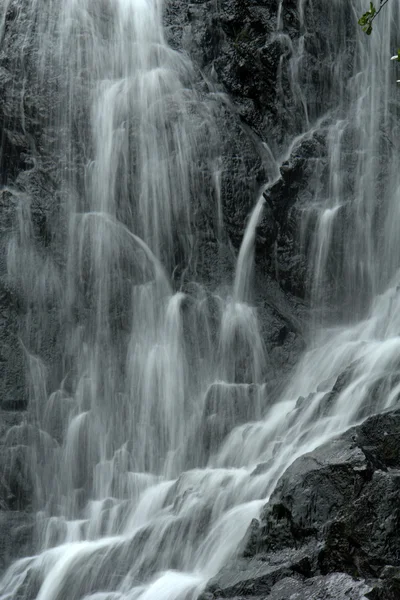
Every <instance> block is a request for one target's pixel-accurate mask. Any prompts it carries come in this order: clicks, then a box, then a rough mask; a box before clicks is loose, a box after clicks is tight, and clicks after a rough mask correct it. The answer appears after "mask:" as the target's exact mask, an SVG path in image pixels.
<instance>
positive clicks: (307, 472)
mask: <svg viewBox="0 0 400 600" xmlns="http://www.w3.org/2000/svg"><path fill="white" fill-rule="evenodd" d="M399 436H400V410H399V409H396V410H394V411H391V412H388V413H384V414H380V415H375V416H372V417H370V418H368V419H367V420H366V421H365V422H364V423H363V424H361V425H359V426H357V427H354V428H352V429H350V430H348V431H347V432H345V433H343V434H342V435H340V436H338V437H336V438H334V439H332V440H331V441H329V442H327V443H326V444H324V445H323V446H321V447H319V448H317V449H316V450H315V451H314V452H311V453H309V454H306V455H304V456H303V457H301V458H299V459H297V460H296V461H295V462H294V463H293V464H292V465H291V466H290V467H289V468H288V469H287V471H286V472H285V473H284V475H283V476H282V477H281V479H280V481H279V482H278V484H277V486H276V489H275V490H274V492H273V494H272V496H271V498H270V502H269V503H268V504H267V505H266V507H265V508H264V510H263V512H262V514H261V517H260V520H254V521H253V523H252V525H251V527H250V529H249V531H248V535H247V541H246V542H245V547H244V548H243V549H242V557H241V558H240V559H238V560H237V561H233V562H232V564H231V565H228V566H227V567H226V569H225V570H223V571H222V572H221V573H220V574H219V575H218V576H217V577H216V578H215V580H214V581H212V582H211V583H210V586H209V590H208V593H209V594H210V597H211V595H212V598H236V597H241V598H246V597H248V598H255V597H263V598H271V599H272V598H273V599H275V598H277V599H278V598H282V599H283V598H291V597H292V596H291V595H290V594H294V596H293V597H294V598H304V599H312V598H321V599H328V598H342V597H343V598H347V597H349V598H353V599H354V600H360V599H363V598H384V597H385V598H386V597H387V598H397V597H398V595H396V594H398V593H399V589H400V588H399V569H400V555H399V535H398V531H399V514H400V513H399V500H400V458H399V450H398V439H399ZM285 594H289V595H285ZM296 594H297V595H296ZM385 594H386V595H385Z"/></svg>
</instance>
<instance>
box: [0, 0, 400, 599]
mask: <svg viewBox="0 0 400 600" xmlns="http://www.w3.org/2000/svg"><path fill="white" fill-rule="evenodd" d="M6 4H7V8H6V11H5V13H4V21H3V23H2V22H1V21H0V24H1V23H2V29H0V33H1V36H2V37H1V40H2V41H1V48H0V98H1V102H0V139H1V150H0V436H1V438H0V469H1V470H0V473H2V474H1V477H0V522H1V523H3V521H4V531H5V532H6V534H5V535H4V537H3V538H2V540H1V542H0V544H1V545H0V557H1V558H2V560H3V561H4V564H5V563H7V562H9V561H10V560H11V558H12V557H13V553H14V552H15V553H20V554H22V553H28V552H29V545H30V543H31V541H32V523H31V517H30V516H29V513H30V511H31V508H32V506H31V504H32V502H31V500H32V498H31V496H32V488H33V485H34V483H33V480H34V477H35V469H36V468H38V465H40V462H41V460H42V459H43V460H47V458H48V456H50V454H51V451H52V444H53V441H52V440H49V439H47V438H40V433H39V431H38V430H37V429H35V424H29V426H28V425H26V424H25V425H24V428H23V430H22V435H23V437H22V438H18V439H16V440H13V439H10V437H7V432H8V431H9V430H10V428H11V427H13V426H15V425H18V424H19V423H21V422H23V421H24V411H25V410H26V407H27V404H28V402H29V399H30V396H31V395H32V394H33V393H34V394H36V395H37V394H38V393H43V394H47V393H50V392H52V391H53V387H55V385H56V381H58V378H59V374H60V372H61V367H62V366H63V367H65V365H62V364H61V363H62V357H61V354H62V352H61V348H60V345H61V344H62V318H63V317H62V315H61V309H60V306H59V304H58V300H57V298H58V295H57V293H56V292H57V289H58V288H59V287H60V286H62V285H63V269H64V268H65V261H66V256H65V253H64V236H65V219H64V213H63V210H64V209H63V207H64V202H65V198H64V193H65V192H64V190H63V187H62V178H61V176H60V173H61V171H62V170H70V171H71V173H70V180H73V181H74V182H75V185H76V188H77V189H78V190H79V187H80V186H82V185H83V184H82V178H83V176H82V172H83V167H84V162H85V157H84V156H83V155H82V156H81V162H80V163H79V162H78V163H75V164H73V165H71V164H70V163H68V161H66V156H65V152H64V150H65V148H64V149H63V140H64V133H65V132H64V131H63V129H62V127H61V125H60V123H59V122H58V121H57V119H56V117H55V115H56V113H57V111H59V105H60V103H61V101H62V98H63V97H65V89H64V88H63V86H64V83H65V82H64V80H63V73H59V72H57V71H56V70H55V69H52V68H51V65H49V67H48V77H46V78H45V79H42V78H41V77H39V76H38V71H37V68H36V66H37V61H38V60H40V58H41V55H40V52H41V48H40V44H39V36H40V26H39V24H38V23H37V22H35V21H33V20H32V14H31V13H30V12H29V10H28V8H29V3H28V2H24V1H22V0H10V1H9V2H7V3H6ZM342 4H343V5H342V6H340V7H338V6H337V3H334V2H331V1H328V0H323V1H319V2H311V1H308V2H297V1H295V0H282V1H280V2H279V1H278V0H265V1H263V2H262V1H259V2H257V1H253V0H207V1H193V2H191V3H190V4H188V3H187V2H186V1H185V0H169V1H168V2H167V4H166V8H165V26H166V32H167V37H168V40H169V43H170V44H171V46H172V47H174V48H176V49H179V50H182V51H183V52H186V53H187V54H188V55H189V56H190V58H191V60H192V61H193V64H194V71H195V81H194V82H192V83H193V85H194V87H195V88H196V91H197V93H198V94H199V96H200V97H201V98H202V99H203V100H204V102H205V104H206V105H207V107H208V109H209V110H211V111H212V112H213V115H214V119H215V124H216V128H217V129H218V131H217V132H215V137H213V136H211V135H210V138H209V141H210V146H212V145H213V144H214V145H215V151H214V152H211V155H212V157H213V161H214V162H213V163H212V165H211V166H210V165H208V164H207V165H206V166H204V165H201V164H200V165H199V169H198V170H199V172H200V171H201V172H203V171H204V172H207V174H206V175H204V189H205V191H204V195H203V196H202V197H201V198H200V199H198V201H199V209H198V211H197V213H196V219H197V222H196V226H197V232H198V238H199V248H200V249H199V261H198V264H197V265H196V267H195V268H196V270H197V271H196V272H197V275H198V277H199V279H200V280H201V282H202V283H203V284H204V285H205V287H212V286H213V285H214V284H215V282H216V281H217V280H219V281H220V280H221V278H222V284H226V283H228V282H231V280H232V276H233V269H234V263H235V257H236V256H237V252H238V250H239V247H240V244H241V241H242V239H243V234H244V230H245V226H246V223H247V220H248V216H249V213H250V211H251V209H252V207H253V206H254V204H255V202H256V200H257V195H258V194H259V193H260V189H261V187H262V186H265V185H266V184H268V189H267V190H266V191H265V198H266V207H265V211H264V216H263V218H262V220H261V223H260V225H259V226H258V228H257V238H256V268H255V277H254V298H253V300H254V304H255V305H256V306H257V308H258V311H259V316H260V321H261V328H262V333H263V338H264V341H265V345H266V348H267V352H268V356H269V369H270V372H269V377H268V382H267V386H268V391H269V393H270V395H271V398H274V397H275V396H276V394H277V393H278V391H279V390H280V389H281V388H282V386H283V385H284V384H285V382H286V379H287V374H288V372H289V371H290V370H291V368H292V367H293V366H294V365H295V363H296V360H297V358H298V356H299V354H300V352H301V351H302V349H303V348H304V337H305V332H306V331H307V325H308V322H309V310H308V309H309V304H310V298H311V296H312V290H311V287H312V283H311V281H310V268H311V267H312V263H311V262H310V255H311V254H312V250H313V249H312V247H311V241H310V240H311V234H312V232H313V231H314V230H315V227H316V217H315V215H313V213H312V212H311V213H310V216H309V217H308V218H307V219H306V220H305V219H304V208H305V207H309V205H310V203H311V202H312V201H313V200H314V199H315V196H316V192H315V190H318V194H320V195H321V196H323V195H324V194H326V193H327V189H328V186H329V185H330V184H331V179H332V164H331V162H330V158H329V144H330V143H331V140H330V139H329V127H330V125H331V123H332V119H333V117H334V116H335V117H338V115H340V111H341V110H342V109H343V107H344V106H346V103H347V102H348V97H349V93H350V92H349V89H348V87H347V83H348V80H349V77H350V76H351V74H352V73H353V69H354V64H353V58H354V48H355V43H356V42H355V40H354V39H353V38H352V31H353V29H354V28H353V22H354V14H353V12H352V6H351V4H352V3H350V2H349V3H342ZM104 10H105V14H106V8H105V9H104ZM50 30H51V27H49V28H48V31H50ZM338 30H339V32H340V33H339V35H338ZM48 44H49V45H51V44H52V40H51V38H50V39H49V40H48ZM335 56H340V64H341V65H342V68H341V69H340V70H338V69H335V68H333V62H334V61H333V58H332V57H335ZM84 110H85V108H84V107H82V106H79V105H76V111H81V112H83V111H84ZM75 125H76V123H72V127H74V126H75ZM304 132H306V133H304ZM84 136H85V132H84V131H76V132H75V143H76V146H77V148H79V142H80V139H81V138H83V137H84ZM350 137H351V136H350ZM385 151H386V150H385ZM78 154H79V151H78ZM200 154H201V152H200ZM205 154H206V153H205V152H204V156H205ZM209 155H210V154H208V156H209ZM346 156H347V157H348V160H347V161H346V166H345V167H344V168H343V179H344V180H346V181H347V180H349V182H350V183H349V189H350V188H351V181H350V180H351V176H352V169H353V167H354V162H352V143H351V140H350V141H349V143H348V150H347V155H346ZM200 162H201V161H200ZM203 167H204V168H203ZM202 168H203V171H202ZM219 200H221V202H222V221H223V226H222V229H223V232H222V234H221V231H220V230H221V223H217V222H216V221H215V219H214V218H211V217H210V214H214V213H215V205H216V203H217V202H218V201H219ZM349 210H350V209H348V208H345V209H344V210H343V218H342V220H340V221H339V227H340V226H341V225H340V224H341V223H343V222H345V221H346V219H347V217H348V212H346V211H349ZM28 238H29V244H27V239H28ZM10 242H12V243H11V246H10ZM221 247H222V250H221ZM10 248H11V249H13V252H14V253H13V252H12V251H11V250H10ZM32 248H33V249H34V252H33V253H32ZM15 257H17V258H15ZM10 261H11V262H12V267H13V272H14V274H15V275H14V277H13V278H10V276H9V272H10ZM13 261H14V262H13ZM18 261H23V262H24V263H25V264H29V265H30V268H31V270H32V273H34V272H39V271H40V272H42V271H43V272H44V273H45V274H46V282H47V283H46V285H48V284H50V287H49V289H47V290H46V293H45V294H43V293H42V292H43V290H41V291H40V293H39V292H38V293H37V294H36V293H35V285H37V278H35V277H32V281H31V280H29V281H26V280H21V278H18V264H19V263H18ZM331 279H332V281H334V279H335V268H334V267H333V268H332V277H331ZM52 286H53V287H52ZM332 289H333V284H332V288H330V287H329V286H327V292H326V295H327V296H329V295H330V293H331V292H332ZM331 296H332V297H331V305H330V308H331V309H332V310H333V311H336V312H337V302H336V301H337V298H336V297H335V292H332V294H331ZM44 297H45V299H46V300H45V306H44V305H43V298H44ZM348 302H350V300H348ZM44 311H45V313H46V319H45V320H44V319H43V318H42V315H43V312H44ZM36 359H37V360H36ZM29 361H30V364H29V367H30V368H29V373H30V376H29V378H28V379H26V377H25V372H26V366H27V362H29ZM53 378H54V381H53ZM398 435H400V423H399V415H398V412H397V411H395V412H393V413H391V414H389V415H385V416H382V417H372V418H370V419H369V420H368V421H367V422H366V423H365V424H364V425H362V426H359V427H357V428H355V429H353V430H351V431H350V432H347V433H345V434H343V435H342V436H340V437H338V438H337V439H335V440H333V441H332V442H329V443H328V444H327V445H325V446H323V447H322V448H320V449H316V450H315V451H314V452H313V453H312V454H310V455H307V456H305V457H304V458H300V459H298V460H297V461H296V462H295V463H294V464H293V465H292V466H291V467H290V469H289V470H288V471H287V472H286V473H285V475H284V476H283V477H282V478H281V480H280V481H279V483H278V486H277V488H276V490H275V492H274V493H273V495H272V497H271V501H270V503H269V504H268V506H266V508H265V510H264V511H263V514H262V517H261V518H260V520H259V521H254V522H253V524H252V527H251V528H250V530H249V532H248V535H247V539H246V541H245V543H244V545H243V548H242V549H241V551H240V556H239V558H238V559H237V560H236V561H234V562H233V563H232V564H230V565H228V567H227V568H226V569H225V570H224V572H223V573H221V574H220V575H219V576H218V577H217V578H216V579H215V580H214V581H213V582H212V583H211V584H210V587H209V589H208V591H207V592H206V593H205V596H204V597H205V598H207V599H209V600H211V599H214V598H215V599H219V598H258V597H259V598H261V597H262V598H270V599H271V600H281V599H284V598H289V597H292V596H293V597H296V598H297V597H298V598H305V599H306V598H309V599H313V598H315V599H317V598H324V599H325V598H327V599H328V598H333V597H334V598H335V600H339V599H341V598H343V599H345V598H352V599H354V600H358V599H361V598H364V597H367V598H371V599H373V600H374V599H379V598H384V599H385V600H391V599H392V598H393V600H394V599H397V598H398V597H399V595H400V591H399V584H398V580H399V575H398V568H399V556H398V551H397V546H396V544H397V545H398V541H399V540H398V533H397V532H398V515H397V512H398V509H397V506H396V502H397V501H398V494H399V490H398V477H397V470H398V468H400V464H398V463H399V460H398V452H397V450H396V447H397V446H396V443H395V440H396V439H397V437H398ZM38 437H39V438H40V441H39V447H40V448H41V452H42V454H41V456H40V457H39V458H37V457H36V458H37V463H33V462H32V460H31V458H32V457H30V456H29V447H30V444H31V441H32V439H33V438H38ZM55 437H56V436H55ZM11 438H12V436H11ZM43 457H44V458H43ZM36 458H35V460H36ZM262 468H263V466H262V465H261V466H260V469H262ZM21 511H26V513H25V514H22V516H21ZM2 566H3V565H2V564H0V567H2Z"/></svg>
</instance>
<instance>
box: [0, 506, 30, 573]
mask: <svg viewBox="0 0 400 600" xmlns="http://www.w3.org/2000/svg"><path fill="white" fill-rule="evenodd" d="M0 531H1V535H0V574H1V573H2V572H3V571H4V570H5V569H6V568H7V567H8V566H9V564H10V563H12V561H13V560H15V559H17V558H19V557H21V556H29V555H31V554H32V551H33V544H34V518H33V517H32V516H31V515H29V514H27V513H24V512H16V511H4V510H0Z"/></svg>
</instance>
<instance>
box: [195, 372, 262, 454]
mask: <svg viewBox="0 0 400 600" xmlns="http://www.w3.org/2000/svg"><path fill="white" fill-rule="evenodd" d="M265 404H266V398H265V389H264V388H263V387H262V386H258V385H255V384H250V385H247V384H231V383H225V382H217V383H213V384H212V385H211V386H210V387H209V389H208V391H207V394H206V398H205V401H204V409H203V417H202V422H201V425H200V429H201V432H202V437H203V448H204V452H205V454H206V455H207V456H209V455H210V454H213V453H214V452H215V451H216V450H217V449H218V448H219V447H220V446H221V444H222V442H223V440H224V439H225V437H226V436H227V435H228V434H229V433H230V432H231V431H232V429H234V427H237V426H238V425H242V424H244V423H247V422H249V421H253V420H255V419H257V418H260V417H261V414H262V409H263V408H264V407H265Z"/></svg>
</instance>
